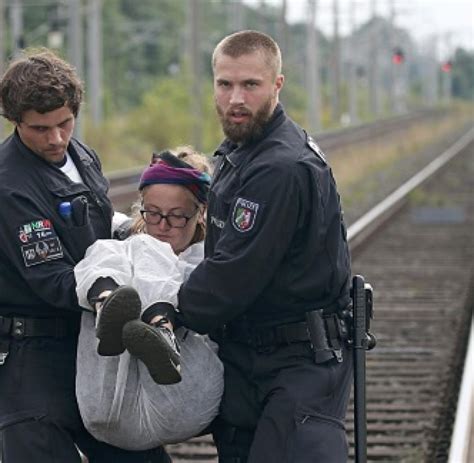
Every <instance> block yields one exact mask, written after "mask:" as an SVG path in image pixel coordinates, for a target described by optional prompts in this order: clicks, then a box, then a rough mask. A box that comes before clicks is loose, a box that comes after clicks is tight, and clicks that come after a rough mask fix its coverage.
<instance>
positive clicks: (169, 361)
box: [122, 320, 181, 384]
mask: <svg viewBox="0 0 474 463" xmlns="http://www.w3.org/2000/svg"><path fill="white" fill-rule="evenodd" d="M122 339H123V343H124V345H125V347H126V348H127V350H128V351H129V352H130V354H131V355H133V356H134V357H136V358H138V359H139V360H141V361H142V362H143V363H144V364H145V366H146V367H147V368H148V371H149V373H150V376H151V377H152V378H153V381H155V383H157V384H176V383H179V382H180V381H181V374H180V372H179V369H180V366H179V355H177V354H176V352H175V351H174V350H173V349H172V347H171V346H170V345H169V344H168V343H167V342H166V340H165V339H163V338H162V337H161V335H160V334H159V333H158V332H157V331H156V328H154V327H152V326H150V325H147V324H146V323H144V322H142V321H139V320H133V321H130V322H128V323H126V324H125V326H124V327H123V332H122Z"/></svg>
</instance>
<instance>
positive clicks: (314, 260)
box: [179, 31, 352, 463]
mask: <svg viewBox="0 0 474 463" xmlns="http://www.w3.org/2000/svg"><path fill="white" fill-rule="evenodd" d="M212 66H213V71H214V97H215V103H216V109H217V113H218V115H219V117H220V120H221V124H222V127H223V130H224V133H225V135H226V139H225V141H224V142H223V143H222V144H221V146H220V147H219V148H218V150H217V151H216V156H217V158H218V161H217V162H218V163H217V166H216V170H215V179H214V181H213V184H212V185H211V192H210V198H209V208H208V234H207V238H206V258H205V259H204V261H203V262H202V263H201V264H200V265H199V266H198V267H197V268H196V269H195V270H194V271H193V273H192V274H191V276H190V278H189V280H188V281H187V282H186V283H185V284H184V285H183V286H182V287H181V291H180V294H179V301H180V304H179V308H180V311H181V314H180V318H181V320H182V322H183V323H184V324H185V325H187V326H189V327H190V328H193V329H195V330H197V331H200V332H209V333H211V335H212V336H213V338H214V339H216V340H217V341H218V343H219V355H220V357H221V359H222V360H223V362H224V365H225V392H224V397H223V401H222V405H221V412H220V416H219V418H218V420H217V422H216V426H215V431H214V438H215V441H216V445H217V449H218V453H219V461H220V462H221V463H231V462H232V463H244V462H249V463H261V462H272V463H275V462H276V463H279V462H281V463H283V462H285V463H288V462H292V463H305V462H308V463H314V462H324V463H333V462H334V463H335V462H338V463H342V462H345V461H346V460H347V448H348V447H347V441H346V435H345V428H344V422H343V420H344V416H345V412H346V407H347V402H348V398H349V392H350V386H351V377H352V363H351V358H350V357H351V356H350V355H347V351H346V347H345V342H344V341H345V337H346V328H345V325H344V322H343V320H341V316H340V314H341V312H342V311H343V310H344V309H345V308H346V307H347V306H348V305H349V303H350V294H349V286H350V258H349V252H348V246H347V242H346V233H345V227H344V223H343V219H342V212H341V206H340V203H339V195H338V193H337V190H336V185H335V182H334V179H333V176H332V173H331V169H330V168H329V166H328V164H327V161H326V159H325V157H324V155H323V154H322V152H321V150H320V149H319V148H318V146H317V145H316V143H315V142H314V141H313V140H312V138H311V137H310V136H309V135H308V134H307V133H306V132H305V131H304V130H303V129H301V128H300V127H299V126H298V125H297V124H295V123H294V122H293V121H292V120H291V119H290V118H289V117H288V116H287V115H286V113H285V111H284V109H283V107H282V106H281V104H279V102H278V95H279V92H280V90H281V89H282V87H283V83H284V76H283V75H282V74H281V56H280V50H279V48H278V45H277V44H276V43H275V42H274V41H273V40H272V39H271V38H270V37H268V36H267V35H265V34H262V33H259V32H256V31H241V32H237V33H235V34H232V35H230V36H228V37H226V38H224V39H223V40H222V41H221V42H220V43H219V44H218V45H217V47H216V49H215V50H214V54H213V58H212ZM310 104H311V103H310Z"/></svg>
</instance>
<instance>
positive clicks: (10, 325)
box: [0, 316, 79, 339]
mask: <svg viewBox="0 0 474 463" xmlns="http://www.w3.org/2000/svg"><path fill="white" fill-rule="evenodd" d="M73 323H74V322H73V321H71V320H66V319H64V318H29V317H21V316H18V317H15V316H14V317H4V316H0V336H5V337H10V338H13V339H23V338H27V337H37V336H43V337H50V338H64V337H70V336H74V335H76V334H77V333H78V332H79V328H78V327H77V326H72V324H73Z"/></svg>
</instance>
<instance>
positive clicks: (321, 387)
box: [213, 341, 352, 463]
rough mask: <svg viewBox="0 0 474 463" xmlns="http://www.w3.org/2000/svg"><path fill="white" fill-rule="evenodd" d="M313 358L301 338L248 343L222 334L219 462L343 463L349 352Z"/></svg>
mask: <svg viewBox="0 0 474 463" xmlns="http://www.w3.org/2000/svg"><path fill="white" fill-rule="evenodd" d="M343 355H344V361H343V362H342V363H338V362H337V361H336V359H331V360H328V361H327V362H325V363H320V364H316V363H315V362H314V357H313V353H312V351H311V346H310V344H309V342H299V343H294V344H290V345H285V346H279V347H267V348H262V349H259V350H256V349H255V348H252V347H250V346H247V345H244V344H241V343H236V342H232V341H224V342H222V343H221V344H220V346H219V356H220V357H221V358H222V360H223V362H224V375H225V383H224V384H225V389H224V397H223V399H222V403H221V412H220V415H219V417H218V419H217V420H216V422H215V426H214V430H215V431H214V432H213V434H214V440H215V442H216V446H217V449H218V453H219V462H220V463H262V462H272V463H316V462H321V463H323V462H324V463H345V462H346V461H347V456H348V444H347V438H346V432H345V427H344V418H345V414H346V409H347V403H348V400H349V394H350V390H351V384H352V356H351V355H350V352H348V351H347V350H344V351H343Z"/></svg>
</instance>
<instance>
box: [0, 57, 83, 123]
mask: <svg viewBox="0 0 474 463" xmlns="http://www.w3.org/2000/svg"><path fill="white" fill-rule="evenodd" d="M83 93H84V89H83V85H82V82H81V81H80V79H79V77H78V76H77V74H76V71H75V69H74V67H73V66H71V65H70V64H69V63H67V62H66V61H64V60H62V59H61V58H59V57H58V56H57V55H55V54H54V53H53V52H51V51H50V50H48V49H45V48H42V49H40V50H39V51H38V50H26V51H24V52H23V56H21V57H20V58H18V59H15V60H14V61H12V62H11V63H10V65H9V67H8V69H7V70H6V72H5V74H4V75H3V77H2V78H1V80H0V108H1V109H2V115H3V116H4V117H5V118H6V119H8V120H10V121H12V122H17V123H20V122H21V120H22V116H23V114H24V112H25V111H28V110H34V111H37V112H39V113H41V114H44V113H47V112H49V111H54V110H55V109H58V108H61V107H63V106H67V107H68V108H70V110H71V112H72V113H73V114H74V117H77V115H78V113H79V107H80V105H81V101H82V96H83Z"/></svg>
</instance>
